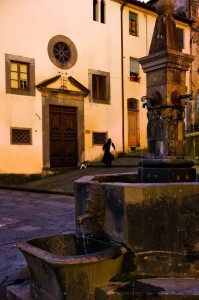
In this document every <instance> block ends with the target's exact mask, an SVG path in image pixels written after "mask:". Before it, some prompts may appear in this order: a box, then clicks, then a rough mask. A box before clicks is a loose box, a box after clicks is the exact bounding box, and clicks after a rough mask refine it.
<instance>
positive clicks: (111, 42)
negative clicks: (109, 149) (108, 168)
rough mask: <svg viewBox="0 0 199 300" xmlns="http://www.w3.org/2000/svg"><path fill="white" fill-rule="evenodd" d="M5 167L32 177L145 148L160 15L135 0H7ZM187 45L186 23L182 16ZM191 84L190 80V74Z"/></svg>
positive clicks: (2, 113) (1, 144)
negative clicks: (146, 61)
mask: <svg viewBox="0 0 199 300" xmlns="http://www.w3.org/2000/svg"><path fill="white" fill-rule="evenodd" d="M0 15H1V21H0V22H1V27H0V31H1V49H0V66H1V68H0V78H1V80H0V104H1V110H0V132H1V135H0V173H15V174H34V173H41V172H42V170H43V169H45V168H63V167H71V166H78V165H80V164H81V162H82V161H84V160H89V161H96V160H99V159H101V157H102V145H103V143H104V142H105V141H106V140H107V138H112V140H113V141H114V144H115V145H116V150H117V151H118V152H129V151H131V150H132V149H134V148H138V147H139V148H141V149H142V148H145V147H146V145H147V141H146V126H147V124H146V123H147V120H146V109H143V107H142V103H141V101H140V99H141V97H142V96H144V95H145V93H146V76H145V74H144V73H143V71H142V69H141V66H140V65H139V63H138V59H139V58H140V57H143V56H145V55H147V54H148V50H149V47H150V41H151V37H152V33H153V29H154V24H155V20H156V12H155V9H154V7H153V6H151V5H148V4H145V3H143V2H139V1H136V0H129V1H128V2H127V1H121V0H84V1H82V0H76V1H73V2H71V1H65V0H58V1H55V0H42V1H39V0H35V1H34V4H32V3H31V0H19V1H14V2H13V1H12V0H6V1H5V0H2V1H1V2H0ZM176 24H177V27H178V28H179V35H180V36H181V37H182V42H183V51H184V52H185V53H190V43H189V41H190V22H189V21H188V20H187V19H186V18H184V17H176ZM187 87H188V89H189V78H188V77H187Z"/></svg>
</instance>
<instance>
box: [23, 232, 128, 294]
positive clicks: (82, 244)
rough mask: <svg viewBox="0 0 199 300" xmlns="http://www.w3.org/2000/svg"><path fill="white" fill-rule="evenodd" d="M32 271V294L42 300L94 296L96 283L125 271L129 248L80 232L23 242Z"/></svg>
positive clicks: (103, 281) (105, 280) (24, 251)
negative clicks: (127, 249)
mask: <svg viewBox="0 0 199 300" xmlns="http://www.w3.org/2000/svg"><path fill="white" fill-rule="evenodd" d="M18 248H19V249H20V250H21V251H22V253H23V254H24V256H25V259H26V261H27V264H28V267H29V270H30V277H31V283H30V293H31V296H32V297H33V298H34V299H39V300H55V299H56V300H62V299H67V300H76V299H84V300H91V299H94V290H95V287H96V286H100V285H104V284H107V283H108V282H109V280H110V279H111V278H112V277H113V276H115V275H116V274H118V273H120V272H121V269H122V265H123V259H124V255H125V253H126V249H125V248H124V247H122V246H121V245H118V244H115V243H111V242H103V241H99V240H96V239H93V238H89V237H85V238H84V237H83V236H79V235H76V234H68V235H58V236H48V237H42V238H37V239H33V240H29V241H25V242H21V243H20V244H19V245H18Z"/></svg>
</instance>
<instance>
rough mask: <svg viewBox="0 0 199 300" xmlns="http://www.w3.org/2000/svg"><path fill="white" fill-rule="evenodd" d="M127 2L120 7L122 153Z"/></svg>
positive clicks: (127, 0)
mask: <svg viewBox="0 0 199 300" xmlns="http://www.w3.org/2000/svg"><path fill="white" fill-rule="evenodd" d="M128 2H129V0H125V1H124V3H123V4H122V5H121V7H120V11H121V89H122V151H123V153H124V62H123V59H124V58H123V55H124V39H123V10H124V6H126V5H127V4H128Z"/></svg>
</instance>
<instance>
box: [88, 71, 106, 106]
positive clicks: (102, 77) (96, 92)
mask: <svg viewBox="0 0 199 300" xmlns="http://www.w3.org/2000/svg"><path fill="white" fill-rule="evenodd" d="M89 89H90V90H91V93H90V101H92V102H96V103H102V104H109V103H110V73H109V72H103V71H98V70H89Z"/></svg>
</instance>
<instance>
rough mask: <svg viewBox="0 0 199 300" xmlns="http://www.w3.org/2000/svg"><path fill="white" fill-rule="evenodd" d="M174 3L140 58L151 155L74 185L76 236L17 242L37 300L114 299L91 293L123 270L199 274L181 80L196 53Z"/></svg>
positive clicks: (198, 193)
mask: <svg viewBox="0 0 199 300" xmlns="http://www.w3.org/2000/svg"><path fill="white" fill-rule="evenodd" d="M173 6H174V4H173V1H172V0H167V1H166V0H160V1H159V4H158V5H157V12H158V18H157V21H156V25H155V29H154V34H153V38H152V42H151V47H150V51H149V55H148V56H146V57H143V58H141V59H140V60H139V62H140V64H141V65H142V67H143V70H144V72H146V74H147V96H143V97H142V101H143V107H145V109H147V116H148V126H147V136H148V154H147V156H146V157H145V158H144V159H142V160H141V161H140V165H139V170H138V173H124V174H115V175H101V176H86V177H83V178H81V179H79V180H77V181H76V182H75V183H74V188H75V202H76V217H77V235H74V234H72V235H65V236H56V237H46V238H39V239H34V240H31V241H26V242H22V243H20V245H19V249H20V250H21V251H22V252H23V254H24V256H25V258H26V260H27V263H28V266H29V269H30V274H31V295H32V297H33V298H34V299H41V300H49V299H53V300H62V299H67V300H77V299H79V300H83V299H84V300H86V299H88V300H92V299H100V300H101V299H112V298H111V294H109V296H107V298H104V296H100V295H101V294H100V292H99V293H98V294H97V296H96V297H95V289H96V288H97V287H99V286H101V285H107V284H108V282H109V280H110V279H111V278H112V277H113V276H115V275H116V274H117V273H121V272H122V271H124V270H125V271H126V272H130V271H134V272H136V274H146V275H147V274H148V275H150V276H157V277H175V278H190V277H192V278H199V235H198V233H199V184H198V182H197V180H196V170H195V168H194V162H193V161H192V160H191V159H190V158H188V157H187V156H186V141H185V127H184V109H185V102H186V101H188V100H189V99H190V98H191V95H190V94H186V84H185V77H186V71H187V70H188V69H189V67H190V65H191V62H192V60H193V57H192V56H191V55H188V54H185V53H182V49H181V47H180V45H179V44H178V42H177V32H176V25H175V22H174V20H173V17H172V13H173ZM82 224H83V227H82ZM82 228H83V229H84V233H83V234H82ZM125 253H126V257H125V259H124V255H125ZM108 297H109V298H108ZM130 297H131V298H128V297H127V298H125V295H123V296H122V298H117V299H134V298H133V294H132V295H130ZM114 299H116V298H114ZM139 299H146V298H139ZM151 299H153V298H151ZM172 299H173V298H172Z"/></svg>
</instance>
